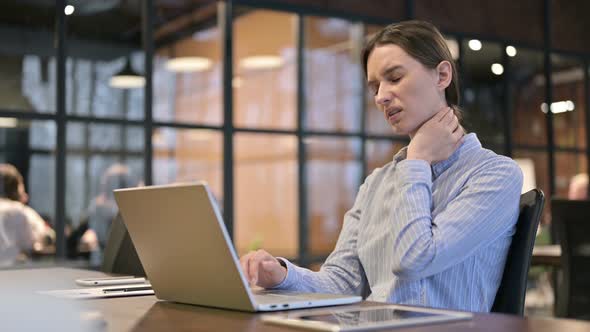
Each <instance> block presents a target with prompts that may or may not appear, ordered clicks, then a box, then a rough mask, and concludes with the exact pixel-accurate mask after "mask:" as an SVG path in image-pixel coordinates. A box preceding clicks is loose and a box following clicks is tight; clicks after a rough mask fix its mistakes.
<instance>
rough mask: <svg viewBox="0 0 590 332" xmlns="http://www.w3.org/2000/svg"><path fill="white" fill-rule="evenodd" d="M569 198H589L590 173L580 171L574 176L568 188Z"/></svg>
mask: <svg viewBox="0 0 590 332" xmlns="http://www.w3.org/2000/svg"><path fill="white" fill-rule="evenodd" d="M567 199H570V200H585V199H588V174H586V173H580V174H576V175H574V176H573V177H572V179H571V180H570V185H569V188H568V193H567Z"/></svg>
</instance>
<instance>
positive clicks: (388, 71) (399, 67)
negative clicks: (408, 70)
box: [381, 65, 403, 76]
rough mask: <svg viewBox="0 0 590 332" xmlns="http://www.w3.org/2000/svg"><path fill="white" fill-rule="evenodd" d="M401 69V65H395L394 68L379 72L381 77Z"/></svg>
mask: <svg viewBox="0 0 590 332" xmlns="http://www.w3.org/2000/svg"><path fill="white" fill-rule="evenodd" d="M402 68H403V67H402V66H401V65H395V66H392V67H388V68H385V70H383V71H382V72H381V76H388V75H390V74H391V73H393V72H394V71H396V70H398V69H402Z"/></svg>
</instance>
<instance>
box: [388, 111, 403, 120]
mask: <svg viewBox="0 0 590 332" xmlns="http://www.w3.org/2000/svg"><path fill="white" fill-rule="evenodd" d="M401 113H402V111H401V110H396V111H392V112H389V113H387V114H388V117H387V119H388V120H389V122H391V123H396V122H399V120H400V117H401V115H402V114H401Z"/></svg>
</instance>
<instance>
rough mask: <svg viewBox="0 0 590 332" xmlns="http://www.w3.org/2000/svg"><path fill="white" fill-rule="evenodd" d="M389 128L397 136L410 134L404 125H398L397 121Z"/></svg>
mask: <svg viewBox="0 0 590 332" xmlns="http://www.w3.org/2000/svg"><path fill="white" fill-rule="evenodd" d="M391 129H392V130H393V133H394V134H395V135H398V136H406V135H409V134H410V131H409V130H408V129H407V128H406V127H404V126H400V124H399V123H398V124H393V125H391Z"/></svg>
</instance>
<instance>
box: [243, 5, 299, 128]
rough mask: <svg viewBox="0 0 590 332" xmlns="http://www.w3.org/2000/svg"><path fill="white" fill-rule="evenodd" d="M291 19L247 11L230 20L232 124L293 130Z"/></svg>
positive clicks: (292, 38)
mask: <svg viewBox="0 0 590 332" xmlns="http://www.w3.org/2000/svg"><path fill="white" fill-rule="evenodd" d="M296 22H297V21H296V16H295V15H292V14H287V13H281V12H274V11H269V10H250V11H246V12H245V13H243V14H241V15H239V16H238V17H236V18H235V19H234V26H233V29H234V61H235V62H234V75H235V76H234V78H233V81H232V86H233V92H234V119H233V121H234V124H235V126H237V127H257V128H273V129H294V128H295V124H296V118H297V117H296V114H297V112H296V86H297V85H296V82H297V78H296V61H295V53H296V52H295V28H296Z"/></svg>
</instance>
